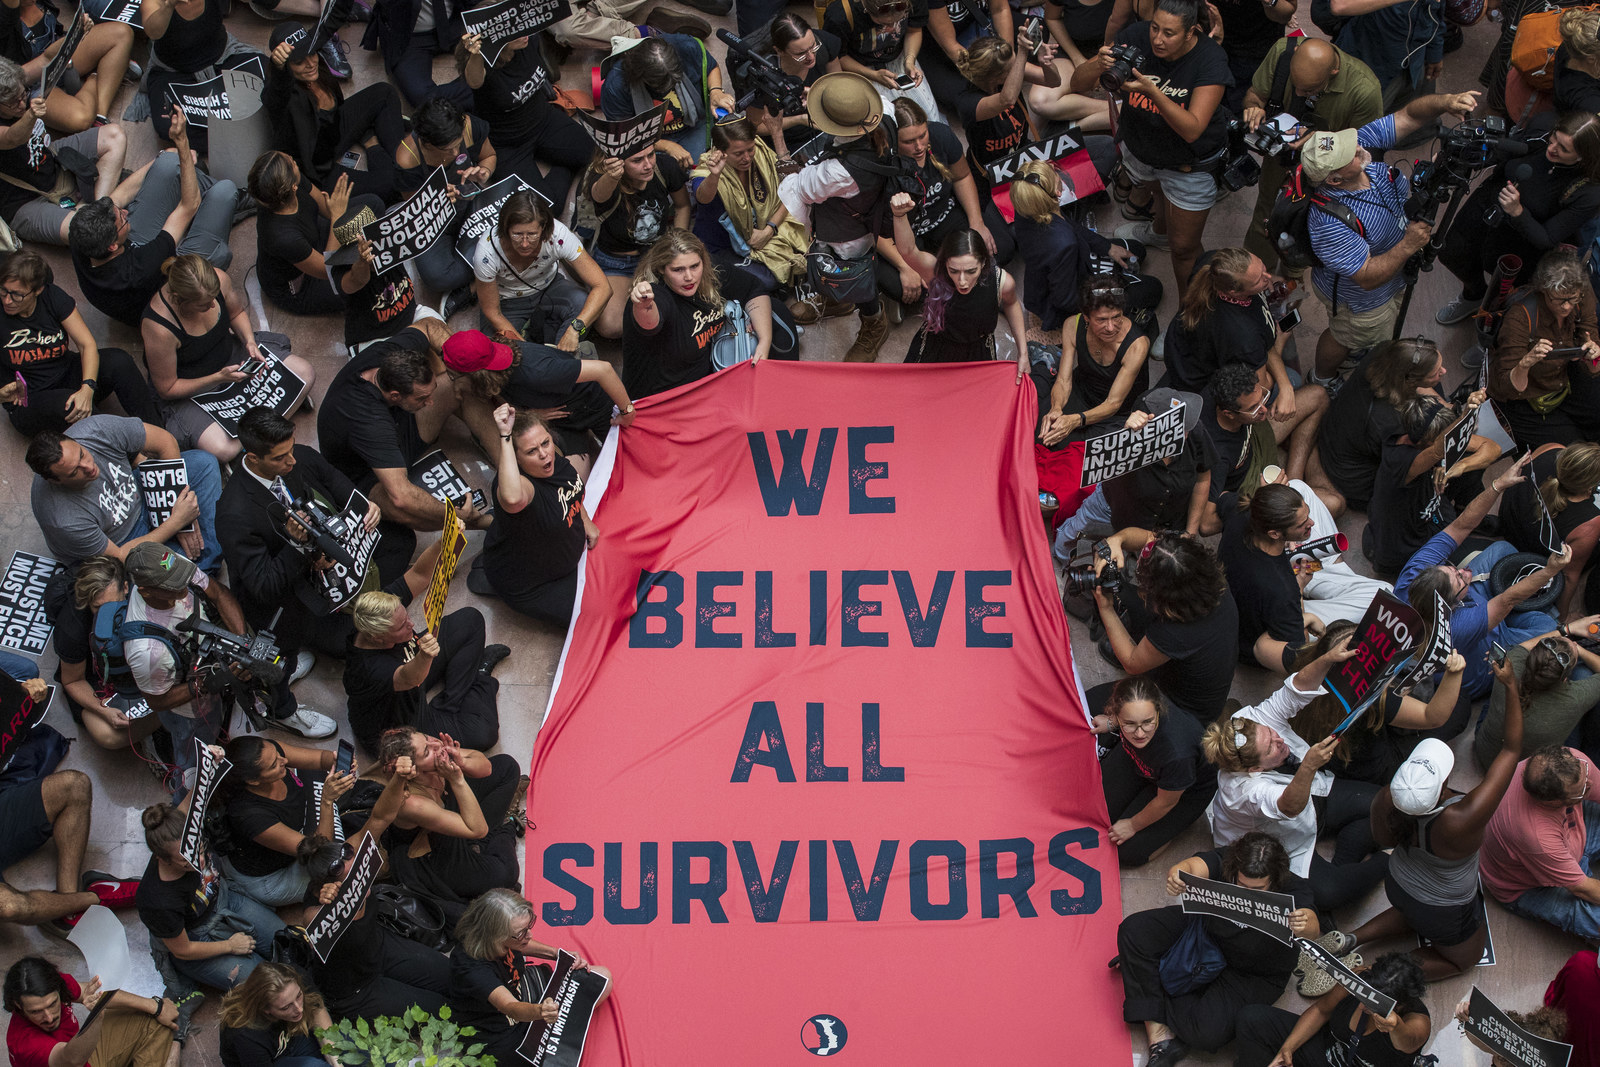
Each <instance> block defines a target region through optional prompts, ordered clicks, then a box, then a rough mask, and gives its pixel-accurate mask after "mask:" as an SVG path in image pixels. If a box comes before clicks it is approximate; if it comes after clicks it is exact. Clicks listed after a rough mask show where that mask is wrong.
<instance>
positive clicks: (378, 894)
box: [371, 885, 451, 952]
mask: <svg viewBox="0 0 1600 1067" xmlns="http://www.w3.org/2000/svg"><path fill="white" fill-rule="evenodd" d="M371 899H372V908H373V911H374V912H375V913H376V914H377V916H378V921H379V922H380V923H382V924H383V925H385V926H387V927H388V928H389V929H391V930H393V931H394V932H395V933H397V934H399V935H400V936H401V937H404V938H407V939H408V940H411V941H415V942H416V943H417V944H419V945H425V946H427V947H428V948H431V949H434V950H436V951H438V952H447V951H449V949H450V944H451V940H450V935H449V934H447V933H445V928H444V925H445V918H444V909H443V908H441V907H440V906H439V905H438V903H437V902H435V901H432V900H429V899H428V898H427V897H424V896H421V895H419V894H417V893H413V892H412V891H411V890H409V889H407V888H405V887H404V886H398V885H379V886H374V887H373V889H372V898H371Z"/></svg>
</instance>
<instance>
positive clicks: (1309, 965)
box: [1295, 938, 1362, 1000]
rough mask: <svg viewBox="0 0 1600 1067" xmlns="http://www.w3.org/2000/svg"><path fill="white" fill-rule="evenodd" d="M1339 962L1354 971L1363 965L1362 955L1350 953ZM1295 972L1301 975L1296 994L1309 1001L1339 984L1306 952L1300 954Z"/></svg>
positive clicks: (1319, 939) (1319, 940)
mask: <svg viewBox="0 0 1600 1067" xmlns="http://www.w3.org/2000/svg"><path fill="white" fill-rule="evenodd" d="M1318 942H1319V943H1320V942H1321V938H1318ZM1339 962H1340V963H1342V964H1344V965H1345V966H1346V967H1348V968H1350V969H1351V970H1352V971H1353V970H1357V969H1358V968H1360V966H1361V963H1362V960H1361V953H1359V952H1351V953H1348V954H1346V955H1345V956H1343V957H1341V958H1340V960H1339ZM1295 972H1296V973H1297V974H1300V975H1301V977H1300V982H1299V984H1298V985H1296V986H1295V992H1297V993H1299V994H1300V995H1301V996H1302V997H1305V998H1307V999H1308V1000H1316V999H1317V998H1318V997H1320V996H1322V995H1323V994H1324V993H1327V992H1328V991H1329V990H1331V989H1332V988H1333V987H1334V986H1336V985H1338V984H1339V983H1338V982H1336V981H1334V978H1333V975H1331V974H1329V973H1328V972H1327V971H1325V970H1323V969H1322V968H1321V967H1318V966H1316V965H1315V964H1314V963H1313V962H1312V961H1311V957H1310V956H1307V955H1306V954H1305V953H1304V952H1302V953H1301V954H1300V964H1299V965H1298V966H1296V967H1295Z"/></svg>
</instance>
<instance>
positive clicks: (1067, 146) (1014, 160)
mask: <svg viewBox="0 0 1600 1067" xmlns="http://www.w3.org/2000/svg"><path fill="white" fill-rule="evenodd" d="M1085 150H1086V149H1085V147H1084V143H1083V138H1082V137H1080V136H1079V135H1078V130H1077V129H1076V128H1075V127H1074V128H1070V129H1068V130H1066V131H1065V132H1064V133H1058V134H1056V135H1055V136H1054V137H1048V138H1046V139H1045V140H1043V141H1034V142H1032V143H1030V144H1025V145H1023V146H1022V147H1021V148H1019V149H1017V151H1015V152H1013V153H1012V154H1011V155H1009V156H1002V157H1001V158H1000V159H997V160H995V161H994V162H993V163H990V164H989V165H988V168H987V169H988V171H989V181H990V182H991V183H993V184H995V185H1004V184H1006V183H1007V182H1011V181H1016V179H1017V173H1018V171H1020V170H1021V168H1022V165H1023V164H1024V163H1032V162H1034V161H1036V160H1037V161H1039V162H1043V163H1054V162H1055V161H1056V160H1058V159H1066V158H1067V157H1068V156H1070V155H1072V154H1073V153H1075V152H1082V151H1085Z"/></svg>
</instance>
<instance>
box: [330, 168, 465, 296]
mask: <svg viewBox="0 0 1600 1067" xmlns="http://www.w3.org/2000/svg"><path fill="white" fill-rule="evenodd" d="M449 184H450V180H449V178H448V177H446V175H445V172H444V168H443V167H435V168H434V169H433V173H432V174H430V175H428V179H427V180H426V181H424V182H423V183H422V186H421V188H419V189H418V190H417V191H416V192H414V193H412V194H411V195H410V196H408V197H406V199H405V200H404V201H403V202H402V203H401V204H400V206H399V207H396V208H394V209H393V210H391V211H390V212H389V213H388V214H387V215H385V216H384V217H383V218H381V219H375V220H373V221H372V222H369V223H367V224H366V225H365V226H363V227H362V228H361V236H363V237H365V238H366V239H367V240H368V241H370V242H371V243H372V272H373V273H374V274H382V273H383V272H384V271H386V270H392V269H393V268H395V267H398V266H400V264H402V263H405V262H407V261H409V260H413V259H416V258H417V257H418V256H420V255H422V253H424V252H426V251H427V250H428V249H430V248H432V247H433V243H434V242H435V241H437V240H438V239H439V238H440V237H442V236H443V235H444V233H445V231H447V230H449V229H450V227H451V225H453V224H454V223H455V221H456V205H455V201H453V200H451V199H450V194H449V193H448V192H446V187H447V186H448V185H449ZM358 254H359V253H358V252H357V250H356V246H355V244H354V243H351V244H348V245H346V246H345V247H344V248H341V249H340V250H339V252H338V253H336V254H334V255H333V256H331V257H329V262H332V263H334V264H335V265H336V266H342V265H343V264H344V263H346V262H350V263H353V262H355V257H356V256H357V255H358Z"/></svg>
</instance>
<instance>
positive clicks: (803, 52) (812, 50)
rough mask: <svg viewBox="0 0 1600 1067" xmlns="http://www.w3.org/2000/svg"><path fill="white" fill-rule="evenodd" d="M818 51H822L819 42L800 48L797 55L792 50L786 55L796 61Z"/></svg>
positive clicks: (808, 57) (809, 56) (807, 57)
mask: <svg viewBox="0 0 1600 1067" xmlns="http://www.w3.org/2000/svg"><path fill="white" fill-rule="evenodd" d="M820 51H822V46H821V45H820V44H814V45H812V46H811V47H810V48H802V49H801V50H800V54H799V55H796V54H795V53H793V52H789V53H788V55H789V58H790V59H793V60H795V61H796V62H798V61H800V60H802V59H810V58H811V57H812V56H814V55H816V54H817V53H818V52H820Z"/></svg>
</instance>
